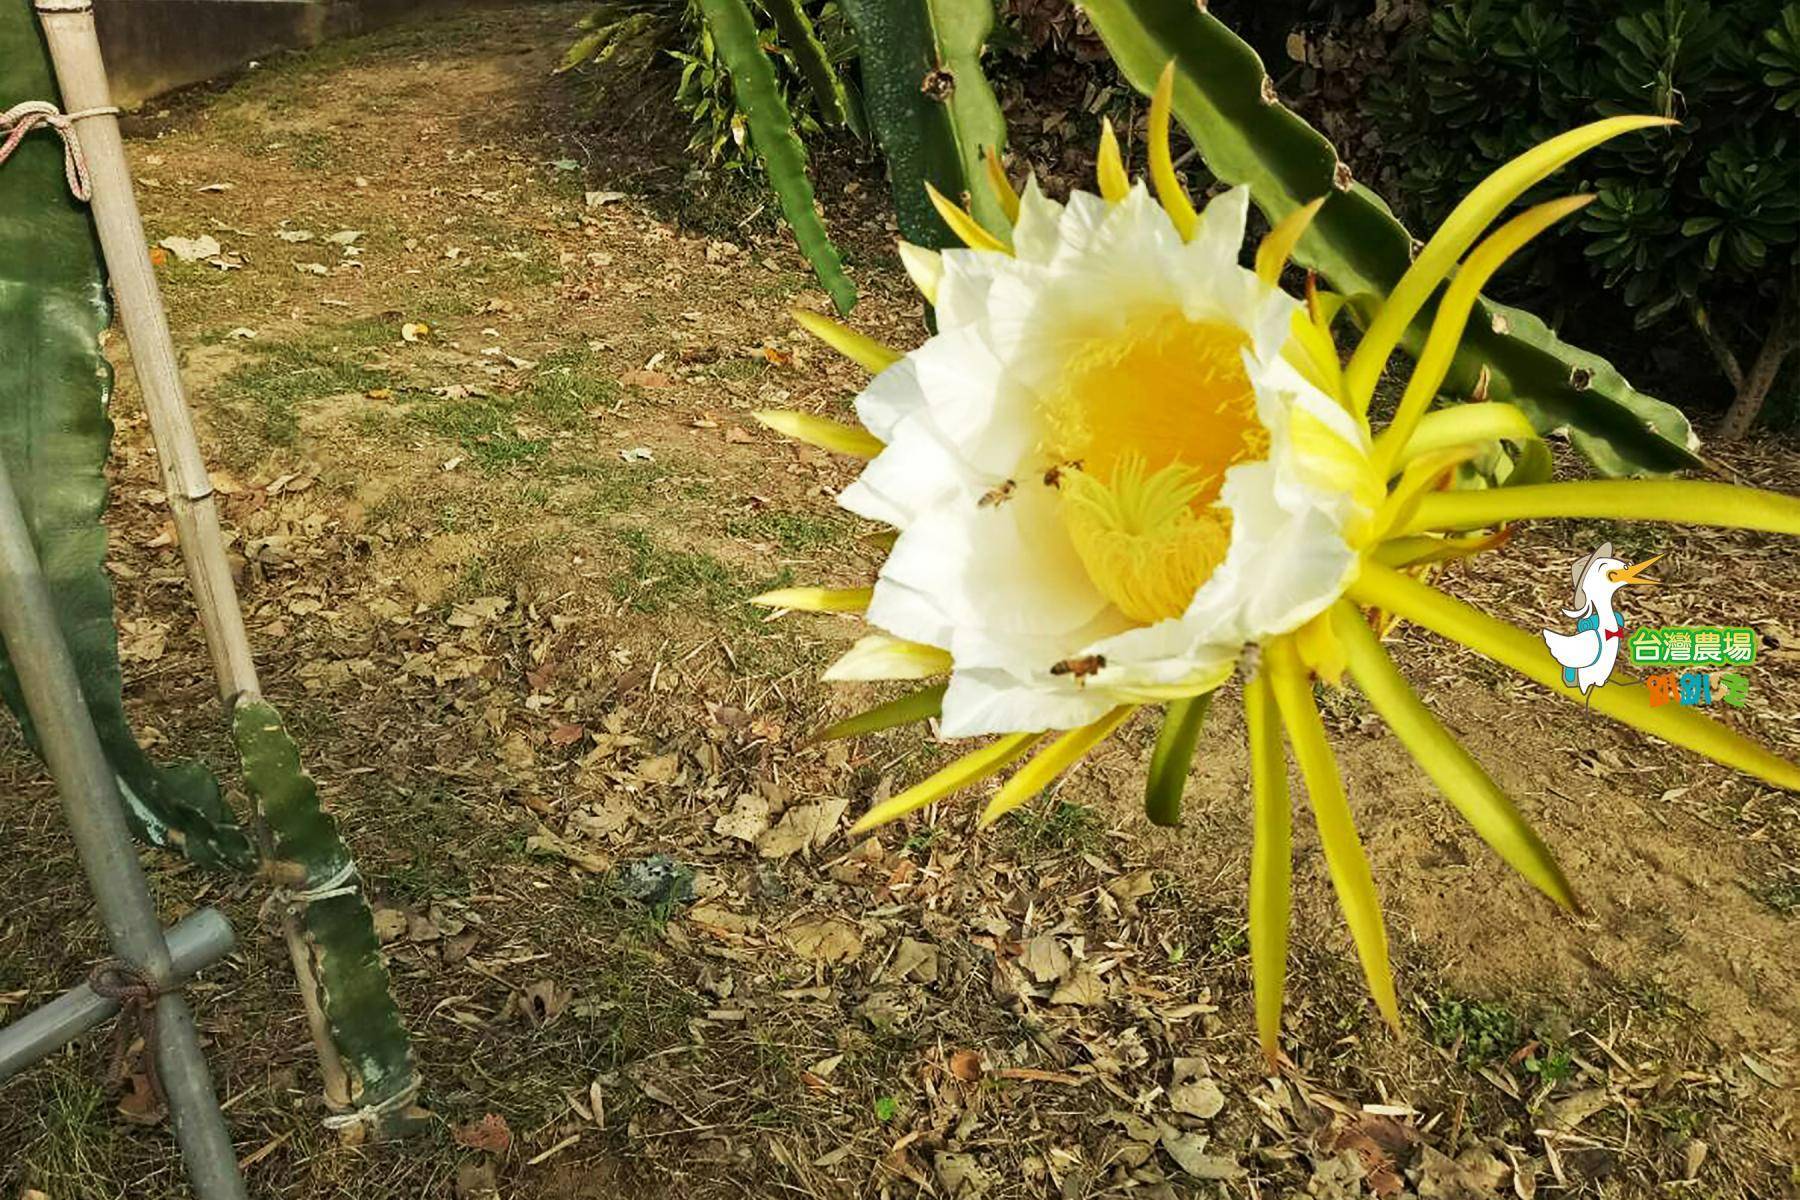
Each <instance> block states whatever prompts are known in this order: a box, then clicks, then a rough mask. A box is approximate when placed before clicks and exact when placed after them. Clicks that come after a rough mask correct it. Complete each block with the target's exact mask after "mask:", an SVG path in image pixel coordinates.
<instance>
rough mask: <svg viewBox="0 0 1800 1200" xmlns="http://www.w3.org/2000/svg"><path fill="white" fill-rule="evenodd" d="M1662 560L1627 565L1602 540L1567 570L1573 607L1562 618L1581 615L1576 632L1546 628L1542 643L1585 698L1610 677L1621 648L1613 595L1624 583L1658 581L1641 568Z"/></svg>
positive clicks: (1567, 680)
mask: <svg viewBox="0 0 1800 1200" xmlns="http://www.w3.org/2000/svg"><path fill="white" fill-rule="evenodd" d="M1661 558H1662V555H1660V554H1658V555H1657V556H1656V557H1655V558H1647V559H1645V560H1644V561H1643V562H1641V563H1637V564H1635V565H1633V566H1629V567H1628V566H1626V565H1625V563H1624V561H1623V560H1621V559H1617V558H1614V557H1613V548H1612V543H1611V542H1606V543H1603V544H1602V545H1601V547H1600V548H1599V549H1598V550H1596V551H1594V552H1593V553H1592V554H1590V555H1588V556H1587V557H1586V558H1584V559H1582V560H1581V561H1580V562H1578V563H1576V564H1575V569H1574V571H1573V572H1572V573H1571V574H1572V576H1573V582H1574V585H1575V603H1574V606H1573V607H1571V608H1565V609H1563V615H1564V616H1569V617H1577V618H1579V620H1577V621H1576V622H1575V632H1574V633H1572V634H1566V633H1557V632H1556V631H1555V630H1553V629H1546V630H1544V631H1543V634H1544V644H1545V645H1547V646H1549V647H1550V657H1552V658H1554V659H1555V660H1556V661H1557V662H1559V663H1561V664H1562V669H1563V682H1564V683H1566V684H1568V685H1569V686H1570V687H1578V688H1580V689H1581V694H1582V695H1583V696H1585V695H1587V694H1588V692H1589V690H1590V689H1592V688H1595V687H1598V686H1599V685H1601V684H1603V683H1605V682H1606V681H1607V679H1609V678H1610V677H1611V676H1612V671H1613V664H1614V663H1615V662H1617V661H1618V658H1619V647H1620V646H1621V645H1623V644H1624V640H1625V631H1624V626H1623V623H1622V621H1621V620H1620V618H1619V613H1618V610H1617V609H1615V608H1613V597H1614V596H1615V595H1616V594H1617V593H1618V591H1619V589H1620V588H1622V587H1625V586H1627V585H1628V584H1634V583H1635V584H1654V583H1655V582H1657V581H1656V580H1654V579H1645V578H1644V577H1643V572H1644V571H1646V570H1647V569H1649V567H1650V566H1651V565H1652V564H1654V563H1656V562H1657V561H1659V560H1660V559H1661Z"/></svg>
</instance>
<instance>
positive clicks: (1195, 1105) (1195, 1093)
mask: <svg viewBox="0 0 1800 1200" xmlns="http://www.w3.org/2000/svg"><path fill="white" fill-rule="evenodd" d="M1169 1107H1170V1108H1173V1109H1174V1110H1175V1111H1176V1112H1178V1113H1186V1114H1187V1115H1188V1116H1190V1117H1199V1118H1201V1119H1202V1120H1206V1119H1209V1118H1212V1117H1216V1116H1218V1115H1219V1110H1220V1109H1222V1108H1224V1107H1225V1093H1224V1092H1221V1091H1220V1090H1219V1085H1218V1084H1216V1083H1214V1082H1213V1081H1212V1080H1210V1079H1196V1080H1194V1081H1193V1082H1191V1083H1183V1084H1179V1085H1177V1086H1175V1087H1172V1088H1170V1089H1169Z"/></svg>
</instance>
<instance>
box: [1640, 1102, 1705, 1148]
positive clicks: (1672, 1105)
mask: <svg viewBox="0 0 1800 1200" xmlns="http://www.w3.org/2000/svg"><path fill="white" fill-rule="evenodd" d="M1638 1114H1639V1115H1640V1116H1641V1117H1642V1118H1643V1119H1644V1120H1646V1121H1648V1122H1650V1124H1652V1125H1654V1126H1656V1127H1657V1128H1658V1129H1660V1130H1662V1131H1663V1135H1664V1137H1666V1138H1667V1139H1668V1140H1669V1142H1670V1143H1672V1144H1679V1143H1682V1142H1685V1141H1687V1140H1688V1139H1689V1138H1691V1137H1694V1136H1695V1135H1696V1134H1698V1133H1699V1132H1700V1130H1701V1128H1702V1127H1704V1126H1705V1124H1706V1116H1705V1114H1704V1113H1702V1112H1701V1111H1700V1110H1699V1109H1696V1108H1693V1107H1692V1106H1690V1105H1686V1104H1683V1103H1681V1102H1680V1101H1678V1100H1662V1101H1651V1102H1650V1103H1649V1104H1646V1105H1644V1106H1643V1107H1642V1108H1640V1109H1639V1110H1638Z"/></svg>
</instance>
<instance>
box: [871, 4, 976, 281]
mask: <svg viewBox="0 0 1800 1200" xmlns="http://www.w3.org/2000/svg"><path fill="white" fill-rule="evenodd" d="M844 6H845V8H847V9H848V10H849V12H850V19H851V20H852V21H853V22H854V23H855V26H856V32H857V35H858V37H859V38H860V39H861V44H862V47H863V53H862V72H863V85H864V90H865V94H866V96H867V101H868V106H869V123H870V124H871V125H872V126H873V127H874V129H875V134H876V136H877V137H878V138H880V139H881V149H882V153H883V154H884V155H885V156H886V157H887V164H888V177H889V180H890V181H891V183H892V186H893V191H894V215H895V217H896V218H897V219H898V221H899V225H900V233H901V235H902V236H903V237H905V238H906V239H907V240H908V241H911V242H914V243H917V244H919V245H923V246H931V247H936V248H942V247H946V246H958V245H961V243H960V242H959V241H958V240H957V239H956V238H954V237H953V236H951V233H950V230H949V229H948V228H947V227H946V226H945V225H944V222H943V221H942V220H941V219H940V218H939V217H938V215H937V212H936V211H935V210H934V209H933V208H932V205H931V202H930V200H929V199H928V197H927V193H926V191H925V185H926V184H931V185H932V186H934V187H936V188H937V190H938V191H939V192H941V193H943V194H944V195H945V196H947V197H949V198H950V199H951V200H952V201H953V202H955V203H958V204H965V205H966V206H967V207H968V208H969V210H970V212H971V213H973V214H974V216H975V219H976V220H977V221H979V222H980V223H981V224H982V225H983V226H985V227H986V228H987V230H988V231H989V232H990V233H995V234H1005V233H1006V232H1007V231H1008V229H1009V225H1008V223H1007V221H1006V217H1005V214H1004V213H1003V212H1002V211H1001V209H1000V202H999V198H998V197H997V196H995V195H994V193H993V189H992V188H990V187H989V186H988V185H987V184H986V182H985V181H984V180H983V178H982V174H983V168H982V162H983V155H984V154H985V153H988V152H993V153H998V152H999V151H1000V150H1001V149H1003V148H1004V145H1005V141H1006V122H1005V120H1004V118H1003V117H1002V116H1001V114H1000V105H999V103H998V102H997V101H996V100H995V98H994V92H993V89H992V88H991V87H989V86H988V82H987V78H986V76H985V75H984V74H983V72H982V67H981V57H982V52H983V50H984V48H985V47H986V44H987V40H988V35H989V34H990V33H991V32H992V30H993V27H994V6H993V2H992V0H844Z"/></svg>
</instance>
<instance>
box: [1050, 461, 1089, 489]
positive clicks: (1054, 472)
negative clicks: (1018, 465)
mask: <svg viewBox="0 0 1800 1200" xmlns="http://www.w3.org/2000/svg"><path fill="white" fill-rule="evenodd" d="M1079 470H1081V460H1080V459H1079V458H1072V459H1070V460H1069V461H1068V462H1066V463H1057V464H1056V465H1055V466H1054V467H1051V468H1050V469H1049V470H1048V471H1045V472H1044V486H1045V487H1053V488H1059V487H1061V486H1062V479H1063V472H1064V471H1079Z"/></svg>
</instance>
